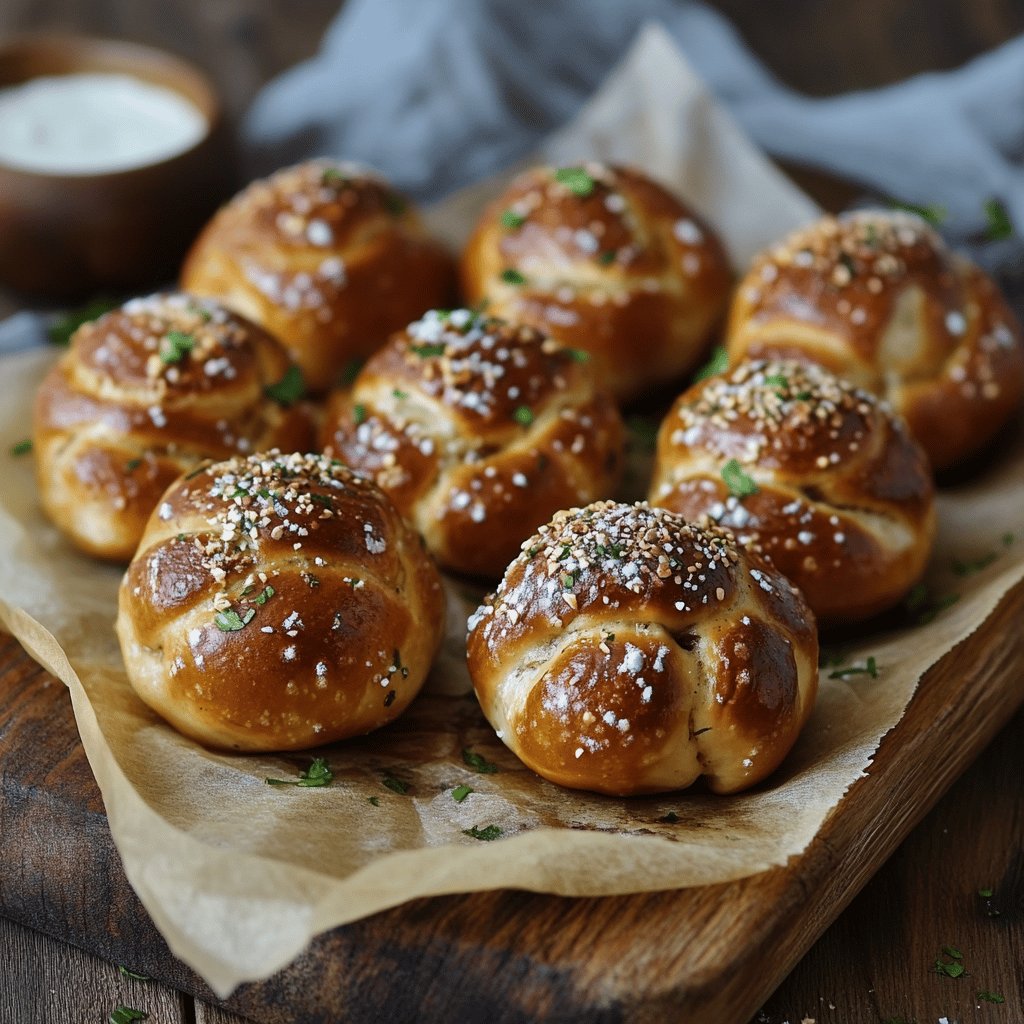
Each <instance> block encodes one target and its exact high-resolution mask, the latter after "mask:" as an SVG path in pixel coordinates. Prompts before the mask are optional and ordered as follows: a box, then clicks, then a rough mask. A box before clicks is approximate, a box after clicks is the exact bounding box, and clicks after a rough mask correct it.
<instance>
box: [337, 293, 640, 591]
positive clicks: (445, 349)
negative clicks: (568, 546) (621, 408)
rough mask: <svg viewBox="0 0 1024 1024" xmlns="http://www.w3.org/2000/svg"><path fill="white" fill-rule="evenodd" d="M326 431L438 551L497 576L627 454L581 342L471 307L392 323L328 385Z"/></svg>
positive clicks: (608, 482)
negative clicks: (359, 361)
mask: <svg viewBox="0 0 1024 1024" xmlns="http://www.w3.org/2000/svg"><path fill="white" fill-rule="evenodd" d="M324 437H325V445H326V449H327V450H328V451H329V452H333V453H334V454H336V455H337V457H338V458H340V459H342V460H343V461H344V462H345V463H346V464H348V465H349V466H351V467H352V468H353V469H355V470H357V471H358V472H360V473H363V474H365V475H366V476H369V477H372V478H373V479H374V480H375V481H376V482H377V484H378V485H379V486H380V487H382V488H383V489H384V490H385V491H386V492H387V494H388V495H389V496H390V497H391V499H392V500H393V501H394V502H395V504H396V506H397V507H398V509H399V510H400V511H401V512H402V513H403V514H404V515H405V516H406V517H407V518H409V519H410V520H411V521H412V522H413V523H415V525H416V528H417V529H418V530H419V531H420V532H421V533H422V534H423V536H424V538H425V539H426V542H427V546H428V547H429V548H430V550H431V551H432V552H433V553H434V555H435V557H436V558H437V559H438V561H439V562H440V563H441V564H442V565H444V566H447V567H448V568H450V569H454V570H456V571H457V572H462V573H468V574H471V575H476V576H485V577H490V578H491V579H492V580H493V579H497V578H498V577H499V576H500V575H501V573H502V572H503V571H504V569H505V567H506V566H507V565H508V563H509V561H510V560H511V559H512V558H514V557H515V555H516V552H518V550H519V546H520V544H521V543H522V540H523V538H524V537H525V536H527V535H528V534H529V533H531V532H532V531H533V530H535V529H536V528H537V527H538V526H539V525H540V524H541V523H543V522H544V521H545V520H546V519H548V518H550V517H551V516H552V515H553V514H554V513H555V512H557V511H558V509H560V508H566V507H568V506H570V505H576V504H580V503H581V502H588V501H593V500H594V499H595V498H598V497H603V496H605V495H607V494H609V493H611V492H612V490H613V489H614V487H615V484H616V483H617V481H618V477H619V472H620V469H621V464H622V448H623V429H622V421H621V419H620V417H619V413H618V411H617V409H616V408H615V405H614V402H613V401H612V399H611V397H610V396H609V395H608V394H606V393H604V392H602V391H601V390H599V389H598V388H597V386H596V384H595V379H594V373H593V370H592V367H591V365H590V360H589V359H588V357H587V356H586V354H585V353H581V352H579V351H577V350H571V349H565V348H563V347H562V346H561V345H559V344H558V343H557V342H555V341H553V340H552V339H550V338H548V337H547V336H546V335H544V334H542V333H541V332H540V331H538V330H536V329H535V328H532V327H521V326H515V325H513V324H510V323H506V322H504V321H502V320H497V319H495V318H493V317H485V316H483V315H477V314H474V313H471V312H470V311H469V310H466V309H459V310H454V311H452V312H447V311H437V310H431V311H430V312H428V313H427V314H426V315H425V316H424V317H423V318H422V319H421V320H419V321H417V322H416V323H413V324H410V325H409V327H408V328H407V329H406V330H405V331H401V332H399V333H398V334H396V335H394V336H393V337H392V339H391V341H390V342H389V343H388V344H387V345H386V346H385V347H384V348H383V349H381V350H380V351H379V352H378V353H377V354H376V355H375V356H373V357H372V358H371V359H370V361H369V362H368V363H367V364H366V366H365V367H364V369H363V371H362V373H360V375H359V377H358V378H356V381H355V385H354V387H353V389H352V391H351V393H350V394H348V393H339V394H337V395H335V396H334V398H333V400H332V402H331V404H330V406H329V408H328V413H327V418H326V421H325V425H324Z"/></svg>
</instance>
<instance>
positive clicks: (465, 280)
mask: <svg viewBox="0 0 1024 1024" xmlns="http://www.w3.org/2000/svg"><path fill="white" fill-rule="evenodd" d="M730 281H731V274H730V271H729V266H728V262H727V260H726V256H725V252H724V250H723V249H722V246H721V244H720V243H719V241H718V238H717V237H716V236H715V234H714V232H713V231H712V230H711V229H710V228H709V227H708V225H707V224H705V223H704V222H703V221H702V220H701V219H700V218H699V217H698V216H697V215H696V214H695V213H694V212H693V211H692V210H691V209H690V208H689V207H687V206H686V205H684V204H683V203H682V202H680V201H679V200H678V199H677V198H676V197H675V196H673V195H672V194H671V193H669V192H668V191H666V190H665V189H664V188H662V187H661V186H660V185H658V184H656V183H655V182H654V181H652V180H651V179H650V178H648V177H646V176H645V175H643V174H641V173H640V172H639V171H636V170H631V169H628V168H624V167H609V166H605V165H603V164H597V163H587V164H585V165H583V166H582V167H571V168H553V167H539V168H536V169H534V170H532V171H529V172H527V173H526V174H523V175H521V176H520V177H518V178H517V179H516V180H515V181H514V182H513V183H512V185H511V186H510V187H509V188H508V190H507V191H506V192H505V193H504V194H503V195H502V196H501V197H500V198H499V199H498V200H496V201H495V202H494V203H492V204H491V205H490V206H489V207H488V209H487V210H486V211H485V213H484V215H483V217H482V218H481V220H480V222H479V224H478V225H477V227H476V230H475V231H474V233H473V235H472V237H471V238H470V240H469V244H468V245H467V247H466V251H465V253H464V254H463V258H462V284H463V291H464V293H465V296H466V299H467V301H468V302H469V303H470V304H474V303H477V302H479V301H481V300H482V299H484V298H486V299H487V300H488V302H489V303H490V305H489V306H488V309H489V311H490V312H492V313H494V314H495V315H497V316H503V317H506V318H507V319H509V320H512V321H514V322H516V323H528V324H534V325H535V326H537V327H539V328H541V330H543V331H545V332H547V333H549V334H551V335H552V336H553V337H555V338H557V339H558V340H559V341H561V342H563V343H565V344H566V345H571V346H573V347H574V348H579V349H584V350H586V351H588V352H590V353H592V354H593V356H594V357H595V361H596V363H597V368H598V371H599V374H600V375H601V378H602V379H603V380H604V381H605V382H606V383H607V384H608V386H610V387H611V388H612V389H613V390H614V392H615V395H616V396H617V397H618V398H619V399H622V400H628V399H633V398H637V397H639V396H641V395H643V394H644V392H645V391H648V390H650V389H651V388H653V387H657V386H662V385H665V384H670V383H672V382H673V381H674V380H675V379H676V378H678V377H680V376H681V375H682V374H684V373H685V372H686V371H687V370H688V369H690V368H691V367H692V366H694V365H695V364H696V363H697V362H699V361H700V358H701V356H702V353H703V351H704V348H705V344H706V342H707V340H708V337H709V333H710V331H711V329H712V328H713V327H714V325H715V324H716V323H717V322H718V320H719V319H720V317H721V315H722V313H723V312H724V310H725V304H726V300H727V298H728V292H729V285H730Z"/></svg>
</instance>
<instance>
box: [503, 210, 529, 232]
mask: <svg viewBox="0 0 1024 1024" xmlns="http://www.w3.org/2000/svg"><path fill="white" fill-rule="evenodd" d="M525 223H526V218H525V217H524V216H523V215H522V214H521V213H516V211H515V210H505V211H503V212H502V215H501V226H502V227H503V228H512V229H514V228H521V227H522V226H523V225H524V224H525Z"/></svg>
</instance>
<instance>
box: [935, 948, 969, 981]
mask: <svg viewBox="0 0 1024 1024" xmlns="http://www.w3.org/2000/svg"><path fill="white" fill-rule="evenodd" d="M942 954H943V956H948V957H949V958H950V960H943V959H942V957H936V958H935V967H934V970H935V973H936V974H942V975H945V977H947V978H959V977H960V976H961V975H962V974H963V973H964V972H965V971H966V968H965V967H964V965H963V964H962V963H961V961H962V960H963V958H964V955H963V953H961V952H960V950H959V949H957V948H956V946H943V947H942Z"/></svg>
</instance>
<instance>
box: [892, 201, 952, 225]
mask: <svg viewBox="0 0 1024 1024" xmlns="http://www.w3.org/2000/svg"><path fill="white" fill-rule="evenodd" d="M889 206H890V207H891V208H892V209H894V210H903V211H904V212H905V213H915V214H917V216H918V217H920V218H921V220H924V221H927V222H928V223H929V224H931V226H932V227H938V226H939V225H940V224H942V223H943V222H944V221H945V220H946V218H947V217H948V216H949V211H948V210H947V209H946V208H945V207H944V206H939V205H937V204H933V205H930V206H919V205H917V204H916V203H900V202H896V201H893V202H891V203H890V204H889Z"/></svg>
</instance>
